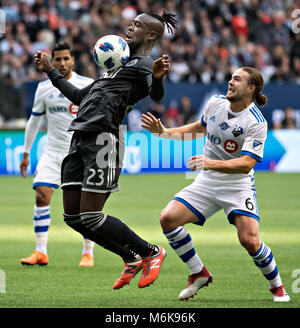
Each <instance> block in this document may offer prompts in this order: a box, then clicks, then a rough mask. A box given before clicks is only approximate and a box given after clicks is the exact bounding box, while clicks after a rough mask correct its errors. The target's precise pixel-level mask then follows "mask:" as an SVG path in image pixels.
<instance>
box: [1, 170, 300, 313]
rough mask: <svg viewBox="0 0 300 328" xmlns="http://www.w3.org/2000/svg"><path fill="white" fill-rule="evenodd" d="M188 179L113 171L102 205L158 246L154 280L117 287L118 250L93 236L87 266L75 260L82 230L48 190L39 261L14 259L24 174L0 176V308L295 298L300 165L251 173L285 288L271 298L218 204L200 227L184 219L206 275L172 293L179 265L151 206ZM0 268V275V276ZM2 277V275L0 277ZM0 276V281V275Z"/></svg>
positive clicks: (183, 275) (25, 190)
mask: <svg viewBox="0 0 300 328" xmlns="http://www.w3.org/2000/svg"><path fill="white" fill-rule="evenodd" d="M189 183H191V180H187V179H185V176H184V175H183V174H170V175H136V176H129V175H123V176H121V179H120V186H121V191H120V192H118V193H115V194H113V195H112V196H111V197H110V199H109V201H108V203H107V204H106V205H105V208H104V212H106V213H110V214H111V215H114V216H116V217H118V218H120V219H122V220H123V221H124V222H126V223H127V224H128V225H129V227H131V228H132V229H133V230H135V231H136V232H137V233H138V234H139V235H140V236H141V237H143V238H144V239H146V240H148V241H149V242H152V243H156V244H160V245H162V246H164V247H165V248H166V250H167V254H168V255H167V258H166V260H165V262H164V265H163V267H162V271H161V273H160V276H159V278H158V280H157V281H155V283H154V284H153V285H151V286H150V287H149V288H145V289H139V288H138V287H137V283H138V279H139V277H137V278H135V279H134V280H132V281H131V283H130V285H129V286H126V287H124V288H123V289H121V290H118V291H116V290H113V289H112V285H113V283H114V281H115V280H116V279H117V278H118V277H119V274H120V273H121V271H122V267H123V263H122V260H121V259H120V258H119V257H118V256H116V255H115V254H112V253H110V252H108V251H106V250H104V249H102V248H101V247H99V246H97V245H96V246H95V249H94V254H95V266H94V267H93V268H79V267H78V263H79V260H80V255H81V250H82V238H81V237H80V236H79V235H78V234H77V233H76V232H74V231H73V230H71V229H70V228H69V227H68V226H66V225H65V224H64V222H63V219H62V213H63V209H62V193H61V190H58V191H56V192H55V193H54V196H53V199H52V203H51V217H52V222H51V226H50V229H49V242H48V253H49V259H50V262H49V265H48V266H46V267H23V266H22V265H21V264H20V262H19V260H20V258H22V257H25V256H28V255H30V254H31V252H32V251H33V250H34V246H35V239H34V234H33V227H32V213H33V205H34V191H33V190H32V188H31V184H32V178H31V177H28V178H26V179H23V178H21V177H0V186H1V197H0V218H1V220H0V270H1V271H0V273H1V274H0V279H2V282H0V286H2V287H1V288H2V289H1V288H0V307H1V308H35V307H39V308H40V307H42V308H89V307H93V308H95V307H96V308H239V307H241V308H269V307H277V308H281V307H287V308H291V307H294V308H297V307H298V308H299V307H300V293H297V291H298V290H299V289H300V281H299V280H298V282H297V280H296V279H297V278H298V279H299V278H300V276H299V275H298V276H297V277H292V273H293V272H294V270H296V269H298V270H299V269H300V202H299V199H300V198H299V196H300V192H299V186H300V174H275V173H256V187H257V191H258V205H259V209H260V216H261V223H260V234H261V239H262V240H263V241H264V242H265V243H266V244H267V245H269V246H270V247H271V249H272V251H273V254H274V256H275V259H276V261H277V265H278V268H279V271H280V274H281V277H282V280H283V282H284V285H285V288H286V290H287V291H288V293H289V294H290V296H291V301H290V302H289V303H276V304H275V303H274V302H273V301H272V295H271V293H269V291H268V287H267V282H266V281H265V279H264V277H263V276H262V274H261V273H260V271H259V270H258V268H257V267H255V265H254V264H253V262H252V260H251V258H250V257H249V256H248V254H247V252H246V251H245V250H244V249H243V248H242V247H241V246H240V245H239V242H238V240H237V236H236V230H235V227H234V226H232V225H230V224H229V223H228V221H227V219H226V217H225V215H224V213H223V212H219V213H217V214H216V215H215V216H213V217H212V218H210V219H209V220H208V221H207V222H206V224H205V226H204V227H199V226H196V225H188V226H187V229H188V230H189V232H190V233H191V235H192V238H193V240H194V243H195V247H196V250H197V251H198V254H199V256H200V257H201V259H202V261H203V262H204V263H205V265H206V266H207V268H208V269H209V270H210V271H211V273H212V274H213V276H214V283H213V284H211V285H209V287H208V288H203V289H202V290H201V291H199V293H198V295H197V296H196V297H195V298H193V299H191V300H189V301H187V302H182V301H179V300H178V294H179V292H180V291H181V290H182V289H183V288H185V286H186V284H187V276H188V270H187V269H186V267H185V265H184V264H183V263H181V261H180V260H179V259H178V258H177V256H176V254H175V253H174V251H173V250H172V249H171V248H170V246H169V245H168V244H167V242H166V240H165V238H164V236H163V234H162V232H161V228H160V225H159V214H160V211H161V209H162V208H163V207H164V206H165V205H166V204H167V203H168V201H169V200H170V199H171V197H172V196H173V195H174V193H175V192H177V191H179V190H180V189H181V188H182V187H184V186H185V185H188V184H189ZM1 277H2V278H1ZM4 277H5V281H3V279H4ZM1 284H2V285H1Z"/></svg>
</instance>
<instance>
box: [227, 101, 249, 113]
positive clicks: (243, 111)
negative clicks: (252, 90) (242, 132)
mask: <svg viewBox="0 0 300 328" xmlns="http://www.w3.org/2000/svg"><path fill="white" fill-rule="evenodd" d="M253 106H254V102H252V103H251V104H250V105H249V106H248V107H246V108H245V109H243V110H242V111H240V112H238V113H236V112H233V111H232V110H231V109H230V102H228V113H229V114H230V115H232V116H241V115H243V114H244V113H247V112H248V111H249V109H250V108H252V107H253Z"/></svg>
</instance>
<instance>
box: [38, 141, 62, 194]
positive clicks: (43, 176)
mask: <svg viewBox="0 0 300 328" xmlns="http://www.w3.org/2000/svg"><path fill="white" fill-rule="evenodd" d="M66 156H67V152H66V151H59V152H58V151H54V150H50V149H47V147H45V149H44V152H43V154H42V156H41V158H40V160H39V162H38V165H37V167H36V171H35V174H34V179H33V189H35V187H36V186H45V187H50V188H54V189H57V188H58V187H59V186H60V185H61V163H62V161H63V159H64V158H65V157H66Z"/></svg>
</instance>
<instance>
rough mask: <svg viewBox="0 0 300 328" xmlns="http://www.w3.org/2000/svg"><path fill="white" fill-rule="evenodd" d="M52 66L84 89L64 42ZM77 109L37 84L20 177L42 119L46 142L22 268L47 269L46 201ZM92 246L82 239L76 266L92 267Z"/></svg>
mask: <svg viewBox="0 0 300 328" xmlns="http://www.w3.org/2000/svg"><path fill="white" fill-rule="evenodd" d="M52 64H53V66H54V67H55V68H56V69H58V71H59V72H60V73H61V74H63V75H64V76H65V78H66V79H68V80H69V82H70V83H72V84H74V85H75V86H76V87H77V88H84V87H85V86H87V85H89V84H91V83H92V82H93V80H92V79H90V78H87V77H84V76H81V75H78V74H77V73H75V72H74V71H73V68H74V56H73V55H72V51H71V49H70V46H69V45H68V44H67V43H66V42H59V43H58V44H56V45H55V47H54V49H53V50H52ZM77 111H78V107H77V106H76V105H74V104H72V103H71V102H70V101H69V100H68V99H67V98H66V97H65V96H64V95H63V94H62V93H61V92H60V91H59V90H58V89H57V88H55V87H54V86H53V85H52V83H51V81H50V80H46V81H43V82H40V83H39V84H38V87H37V90H36V93H35V98H34V104H33V108H32V114H31V116H30V118H29V120H28V123H27V126H26V130H25V142H24V154H23V158H22V161H21V164H20V168H21V174H22V176H23V177H26V175H27V167H28V165H29V154H30V150H31V148H32V145H33V142H34V140H35V137H36V135H37V133H38V131H39V127H40V124H41V122H42V120H43V116H44V115H46V118H47V139H48V142H47V144H46V145H45V148H44V151H43V154H42V156H41V158H40V160H39V162H38V165H37V168H36V172H35V177H34V180H33V188H34V189H35V192H36V200H35V206H34V217H33V226H34V232H35V237H36V250H35V251H34V252H33V254H31V255H30V256H29V257H27V258H22V259H21V260H20V261H21V263H22V264H25V265H35V264H38V265H47V264H48V261H49V258H48V255H47V242H48V229H49V226H50V221H51V218H50V201H51V197H52V194H53V191H54V189H57V188H58V187H59V186H60V184H61V163H62V160H63V159H64V157H65V156H66V155H67V154H68V151H69V146H70V142H71V138H72V133H71V132H68V128H69V126H70V123H71V122H72V120H73V119H74V118H75V117H76V114H77ZM93 248H94V242H92V241H91V240H89V239H86V238H83V250H82V256H81V261H80V263H79V266H88V267H90V266H93V265H94V257H93Z"/></svg>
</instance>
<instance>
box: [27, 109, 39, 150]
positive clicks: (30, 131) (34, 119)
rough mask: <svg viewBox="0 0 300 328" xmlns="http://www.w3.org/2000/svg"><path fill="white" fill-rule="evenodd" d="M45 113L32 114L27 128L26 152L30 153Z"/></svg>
mask: <svg viewBox="0 0 300 328" xmlns="http://www.w3.org/2000/svg"><path fill="white" fill-rule="evenodd" d="M42 118H43V115H38V116H35V115H34V114H32V115H31V116H30V118H29V120H28V122H27V125H26V128H25V141H24V154H25V153H26V154H29V153H30V150H31V147H32V145H33V142H34V139H35V137H36V135H37V133H38V131H39V127H40V124H41V122H42Z"/></svg>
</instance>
